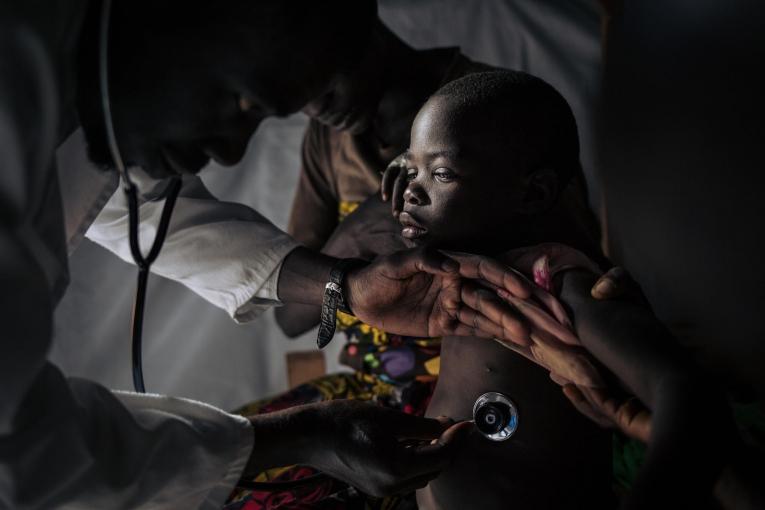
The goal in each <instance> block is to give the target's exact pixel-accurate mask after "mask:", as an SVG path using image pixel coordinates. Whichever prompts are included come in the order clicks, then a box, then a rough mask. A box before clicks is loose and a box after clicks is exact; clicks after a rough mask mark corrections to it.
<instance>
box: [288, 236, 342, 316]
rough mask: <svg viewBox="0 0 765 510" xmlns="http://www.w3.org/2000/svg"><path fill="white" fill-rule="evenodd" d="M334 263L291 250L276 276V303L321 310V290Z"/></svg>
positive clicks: (311, 253) (331, 259) (318, 255)
mask: <svg viewBox="0 0 765 510" xmlns="http://www.w3.org/2000/svg"><path fill="white" fill-rule="evenodd" d="M337 260H338V259H336V258H334V257H330V256H328V255H324V254H321V253H318V252H314V251H311V250H309V249H308V248H305V247H302V246H301V247H298V248H295V249H294V250H292V252H290V254H289V255H287V257H286V258H285V259H284V262H283V263H282V269H281V271H280V273H279V283H278V290H277V293H278V295H279V300H280V301H282V302H283V303H299V304H304V305H316V306H321V302H322V299H323V297H324V286H325V285H326V284H327V282H328V281H329V272H330V270H331V269H332V266H333V265H334V264H335V262H337Z"/></svg>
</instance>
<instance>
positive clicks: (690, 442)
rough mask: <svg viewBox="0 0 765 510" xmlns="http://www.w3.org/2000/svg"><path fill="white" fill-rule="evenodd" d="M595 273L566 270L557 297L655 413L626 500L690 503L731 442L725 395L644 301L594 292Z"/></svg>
mask: <svg viewBox="0 0 765 510" xmlns="http://www.w3.org/2000/svg"><path fill="white" fill-rule="evenodd" d="M595 280H596V277H595V276H593V275H591V274H589V273H585V272H579V271H570V272H567V273H564V274H563V276H562V278H561V285H562V287H561V299H562V300H563V302H564V303H565V304H566V305H568V306H569V307H570V309H571V311H572V315H573V317H574V326H575V329H576V333H577V335H578V336H579V338H580V340H581V342H582V344H583V345H584V346H585V347H586V348H587V349H588V350H589V351H590V352H591V353H592V354H593V355H594V356H595V357H596V358H597V359H598V360H600V361H601V362H602V363H603V364H604V365H605V366H606V367H607V368H608V369H610V370H611V371H612V372H613V373H614V374H616V375H617V377H618V378H619V379H620V380H621V382H622V383H623V384H624V385H625V386H626V387H627V388H628V389H629V390H630V391H631V392H632V393H634V394H635V395H636V396H637V397H638V398H640V399H641V400H642V401H643V402H644V403H645V405H646V406H648V407H649V408H650V409H651V411H652V413H653V417H652V429H651V435H650V440H649V449H648V456H647V458H646V463H645V465H644V467H643V469H642V470H641V472H640V475H639V476H638V479H637V480H636V483H635V486H634V489H633V492H632V494H631V495H630V497H629V498H628V499H627V501H625V505H624V506H625V507H627V508H658V507H673V506H675V505H677V507H678V508H680V507H683V508H695V507H696V506H695V505H697V504H703V503H705V502H706V501H708V500H709V499H710V498H711V496H712V486H713V484H714V482H715V480H716V479H717V477H718V475H719V473H720V470H721V469H722V466H723V464H724V463H725V461H726V460H727V458H726V455H727V452H728V449H729V446H730V445H731V444H732V442H733V441H734V439H733V438H734V437H735V434H734V427H733V422H732V418H731V413H730V409H729V407H728V405H727V402H726V401H725V399H724V398H723V397H722V395H721V394H719V393H718V392H717V391H716V390H715V388H714V387H713V386H712V385H710V384H708V382H707V381H705V380H703V379H702V378H701V377H700V375H699V373H698V372H697V371H696V369H695V367H694V366H693V363H692V362H691V361H690V360H689V357H688V355H687V354H685V353H684V352H683V350H682V349H681V348H680V346H679V345H678V344H677V343H676V341H675V339H674V338H673V337H672V335H671V334H670V333H669V331H668V330H667V329H666V328H665V327H664V326H663V325H662V324H661V323H660V322H659V321H658V320H657V319H656V318H655V317H654V316H653V314H652V313H651V312H650V311H649V310H648V309H647V308H645V307H643V306H641V305H639V304H636V303H631V302H629V301H623V300H611V301H597V300H595V299H593V298H592V297H591V294H590V289H591V288H592V285H593V282H594V281H595Z"/></svg>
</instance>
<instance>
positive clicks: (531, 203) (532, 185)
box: [521, 167, 560, 215]
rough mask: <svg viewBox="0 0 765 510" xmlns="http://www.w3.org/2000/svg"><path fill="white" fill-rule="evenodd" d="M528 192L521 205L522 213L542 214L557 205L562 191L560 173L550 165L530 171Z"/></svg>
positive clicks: (527, 184)
mask: <svg viewBox="0 0 765 510" xmlns="http://www.w3.org/2000/svg"><path fill="white" fill-rule="evenodd" d="M525 180H526V193H525V194H524V196H523V204H522V205H521V213H522V214H529V215H533V214H542V213H545V212H547V211H549V210H550V209H552V207H553V206H554V205H555V203H556V202H557V201H558V195H559V193H560V180H559V178H558V173H557V172H556V171H555V170H553V169H552V168H549V167H542V168H539V169H537V170H534V171H533V172H530V173H529V174H528V175H527V176H526V178H525Z"/></svg>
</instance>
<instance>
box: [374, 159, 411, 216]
mask: <svg viewBox="0 0 765 510" xmlns="http://www.w3.org/2000/svg"><path fill="white" fill-rule="evenodd" d="M405 189H406V160H405V159H404V154H400V155H399V156H398V157H396V158H395V159H394V160H393V161H391V162H390V163H389V164H388V168H386V169H385V172H383V176H382V184H381V186H380V194H381V195H382V199H383V201H384V202H387V201H388V200H390V201H391V212H392V213H393V217H394V218H398V215H399V213H400V212H401V210H402V209H403V208H404V190H405Z"/></svg>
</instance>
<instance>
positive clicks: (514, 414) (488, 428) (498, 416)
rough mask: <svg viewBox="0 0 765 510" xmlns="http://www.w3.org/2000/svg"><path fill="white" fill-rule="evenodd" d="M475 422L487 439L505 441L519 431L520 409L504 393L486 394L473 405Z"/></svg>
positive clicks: (493, 392) (492, 392)
mask: <svg viewBox="0 0 765 510" xmlns="http://www.w3.org/2000/svg"><path fill="white" fill-rule="evenodd" d="M473 421H475V426H476V428H477V429H478V430H479V431H480V432H481V434H483V436H484V437H486V438H487V439H491V440H492V441H505V440H507V439H510V438H511V437H512V436H513V434H515V431H516V430H517V429H518V408H517V407H516V406H515V404H514V403H513V401H512V400H510V399H509V398H507V397H506V396H505V395H503V394H502V393H497V392H496V391H490V392H488V393H484V394H483V395H481V396H480V397H478V400H476V401H475V404H473Z"/></svg>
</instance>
